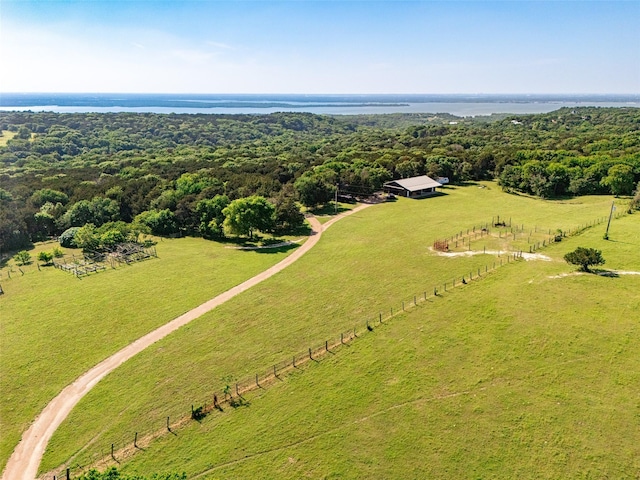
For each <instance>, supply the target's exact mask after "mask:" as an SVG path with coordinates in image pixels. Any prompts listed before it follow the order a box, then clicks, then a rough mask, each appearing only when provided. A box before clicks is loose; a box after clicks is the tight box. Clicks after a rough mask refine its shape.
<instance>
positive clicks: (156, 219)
mask: <svg viewBox="0 0 640 480" xmlns="http://www.w3.org/2000/svg"><path fill="white" fill-rule="evenodd" d="M135 223H139V224H142V225H146V226H147V227H149V228H150V229H151V233H153V234H154V235H171V234H174V233H177V232H178V225H177V223H176V217H175V215H174V214H173V212H172V211H170V210H168V209H165V210H149V211H147V212H142V213H140V214H139V215H137V216H136V218H135Z"/></svg>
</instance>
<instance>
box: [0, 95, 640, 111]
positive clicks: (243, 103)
mask: <svg viewBox="0 0 640 480" xmlns="http://www.w3.org/2000/svg"><path fill="white" fill-rule="evenodd" d="M578 106H597V107H636V108H638V107H640V95H592V96H588V95H567V96H560V95H211V94H209V95H169V94H164V95H157V94H0V111H26V110H29V111H33V112H41V111H47V112H59V113H87V112H97V113H106V112H134V113H143V112H150V113H165V114H169V113H189V114H268V113H275V112H310V113H316V114H329V115H358V114H389V113H449V114H452V115H456V116H460V117H466V116H477V115H491V114H492V113H513V114H531V113H546V112H551V111H553V110H557V109H559V108H561V107H578Z"/></svg>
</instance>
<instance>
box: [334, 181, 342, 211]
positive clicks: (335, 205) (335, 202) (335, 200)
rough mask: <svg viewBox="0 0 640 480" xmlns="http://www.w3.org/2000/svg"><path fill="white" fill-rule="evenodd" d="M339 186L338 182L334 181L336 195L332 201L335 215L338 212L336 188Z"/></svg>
mask: <svg viewBox="0 0 640 480" xmlns="http://www.w3.org/2000/svg"><path fill="white" fill-rule="evenodd" d="M339 188H340V184H339V183H336V196H335V199H334V202H333V206H334V207H335V208H334V214H335V215H337V214H338V189H339Z"/></svg>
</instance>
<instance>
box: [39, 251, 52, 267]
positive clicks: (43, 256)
mask: <svg viewBox="0 0 640 480" xmlns="http://www.w3.org/2000/svg"><path fill="white" fill-rule="evenodd" d="M38 260H39V261H41V262H43V263H44V264H45V265H49V264H50V263H51V261H52V260H53V253H51V252H40V253H39V254H38Z"/></svg>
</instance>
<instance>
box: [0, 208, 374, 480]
mask: <svg viewBox="0 0 640 480" xmlns="http://www.w3.org/2000/svg"><path fill="white" fill-rule="evenodd" d="M368 206H370V205H367V204H365V205H361V206H359V207H356V208H354V209H353V210H349V211H348V212H344V213H342V214H340V215H338V216H337V217H336V218H334V219H332V220H331V221H330V222H327V224H326V225H325V226H324V227H323V226H322V225H321V224H320V222H319V221H318V220H317V219H316V218H315V217H310V218H308V219H307V220H308V221H309V223H310V224H311V228H312V233H311V236H310V237H309V239H308V240H307V241H306V242H305V243H304V244H303V245H302V246H301V247H300V248H298V249H297V250H296V251H295V252H293V253H292V254H291V255H289V256H288V257H287V258H285V259H283V260H282V261H280V262H278V263H277V264H275V265H274V266H272V267H270V268H268V269H267V270H265V271H264V272H261V273H259V274H258V275H256V276H255V277H252V278H250V279H249V280H246V281H245V282H243V283H241V284H240V285H237V286H235V287H233V288H231V289H229V290H227V291H226V292H224V293H221V294H220V295H218V296H217V297H215V298H212V299H211V300H209V301H208V302H205V303H203V304H202V305H200V306H198V307H196V308H194V309H193V310H189V311H188V312H187V313H185V314H183V315H181V316H179V317H178V318H175V319H174V320H172V321H170V322H169V323H166V324H164V325H163V326H161V327H159V328H157V329H156V330H154V331H152V332H150V333H148V334H147V335H145V336H144V337H141V338H139V339H138V340H136V341H135V342H133V343H131V344H129V345H128V346H126V347H125V348H123V349H122V350H120V351H118V352H116V353H114V354H113V355H111V356H110V357H109V358H107V359H106V360H103V361H102V362H100V363H99V364H97V365H96V366H95V367H93V368H91V369H90V370H89V371H87V372H86V373H84V374H83V375H82V376H80V377H79V378H77V379H76V380H75V381H74V382H73V383H72V384H71V385H68V386H67V387H65V388H64V389H63V390H62V391H61V392H60V393H59V394H58V395H57V396H56V397H55V398H54V399H53V400H51V402H49V404H48V405H47V406H46V407H45V408H44V410H42V412H41V413H40V415H38V417H36V419H35V420H34V422H33V423H32V424H31V426H30V427H29V428H28V429H27V431H26V432H24V434H23V435H22V439H21V440H20V443H19V444H18V445H17V446H16V448H15V450H14V451H13V453H12V454H11V457H10V458H9V461H8V462H7V465H6V467H5V469H4V472H3V474H2V480H34V479H35V478H36V475H37V473H38V467H39V466H40V461H41V460H42V455H43V454H44V451H45V448H46V447H47V444H48V443H49V440H50V439H51V437H52V435H53V433H54V432H55V431H56V429H57V428H58V427H59V426H60V424H61V423H62V422H63V421H64V419H65V418H67V415H69V413H70V412H71V410H72V409H73V407H75V405H76V404H77V403H78V402H79V401H80V399H82V397H84V396H85V395H86V394H87V393H89V391H90V390H91V389H92V388H93V387H94V386H95V385H96V384H97V383H98V382H99V381H100V380H102V378H104V377H105V376H106V375H108V374H109V373H111V372H112V371H113V370H115V369H116V368H118V367H119V366H120V365H122V364H123V363H124V362H126V361H127V360H129V359H130V358H131V357H133V356H134V355H136V354H138V353H140V352H141V351H143V350H144V349H145V348H147V347H148V346H150V345H152V344H153V343H155V342H157V341H158V340H161V339H162V338H164V337H166V336H167V335H169V334H170V333H171V332H174V331H175V330H177V329H178V328H180V327H182V326H183V325H186V324H187V323H189V322H191V321H192V320H194V319H196V318H198V317H200V316H201V315H204V314H205V313H207V312H209V311H211V310H213V309H214V308H216V307H217V306H218V305H221V304H223V303H224V302H226V301H227V300H230V299H231V298H233V297H235V296H236V295H238V294H240V293H242V292H244V291H245V290H248V289H249V288H251V287H253V286H254V285H257V284H258V283H260V282H262V281H263V280H266V279H267V278H269V277H271V276H273V275H275V274H276V273H278V272H280V271H281V270H284V269H285V268H287V267H288V266H289V265H291V264H292V263H293V262H295V261H296V260H298V259H299V258H300V257H302V255H304V254H305V253H307V252H308V251H309V250H311V249H312V248H313V247H314V245H315V244H316V243H318V241H319V240H320V236H321V235H322V231H323V230H324V229H326V228H327V227H328V226H329V225H330V224H333V223H335V221H337V220H339V219H341V218H344V217H346V216H348V215H351V214H353V213H355V212H358V211H360V210H362V209H363V208H366V207H368Z"/></svg>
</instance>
